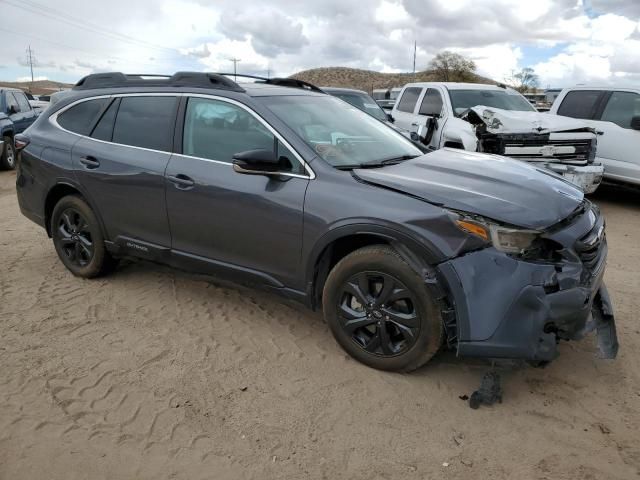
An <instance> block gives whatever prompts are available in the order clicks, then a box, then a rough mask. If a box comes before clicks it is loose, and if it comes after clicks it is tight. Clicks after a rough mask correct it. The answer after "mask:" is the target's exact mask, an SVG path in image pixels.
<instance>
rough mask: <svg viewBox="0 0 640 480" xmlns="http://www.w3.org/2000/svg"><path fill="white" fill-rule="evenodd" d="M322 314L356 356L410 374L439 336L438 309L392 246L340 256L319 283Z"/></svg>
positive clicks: (436, 347)
mask: <svg viewBox="0 0 640 480" xmlns="http://www.w3.org/2000/svg"><path fill="white" fill-rule="evenodd" d="M322 306H323V311H324V317H325V319H326V321H327V323H328V325H329V327H330V328H331V331H332V333H333V335H334V337H335V339H336V340H337V342H338V343H339V344H340V345H341V346H342V348H344V349H345V350H346V351H347V353H349V355H351V356H352V357H353V358H355V359H356V360H358V361H360V362H362V363H364V364H365V365H368V366H370V367H373V368H377V369H380V370H390V371H401V372H409V371H412V370H415V369H417V368H419V367H421V366H422V365H424V364H425V363H427V362H428V361H429V360H430V359H431V358H432V357H433V356H434V355H435V354H436V352H437V351H438V350H439V348H440V346H441V345H442V341H443V338H444V328H443V324H442V318H441V316H440V310H439V308H438V306H437V303H436V301H435V299H434V298H433V297H432V294H431V292H430V291H429V289H428V288H427V286H426V285H425V283H424V281H423V280H422V279H421V278H420V276H419V275H418V274H417V273H416V272H414V271H413V269H412V268H411V267H410V266H409V265H408V264H407V263H406V262H405V261H404V260H403V258H402V257H401V256H400V255H399V254H398V253H397V252H396V251H395V250H394V249H393V248H391V247H389V246H386V245H374V246H369V247H364V248H361V249H359V250H356V251H355V252H352V253H351V254H349V255H347V256H346V257H344V258H343V259H342V260H340V261H339V262H338V264H337V265H336V266H335V267H334V268H333V270H331V272H330V273H329V276H328V278H327V281H326V283H325V285H324V290H323V296H322Z"/></svg>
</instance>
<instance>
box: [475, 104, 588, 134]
mask: <svg viewBox="0 0 640 480" xmlns="http://www.w3.org/2000/svg"><path fill="white" fill-rule="evenodd" d="M471 110H472V111H473V112H474V113H476V114H477V115H478V116H479V117H480V119H481V120H482V121H483V122H484V123H486V125H487V130H488V131H489V132H491V133H537V134H540V133H550V132H564V131H568V130H580V131H585V132H593V133H595V130H594V129H593V128H590V127H589V126H588V125H587V124H586V123H585V122H584V121H583V120H579V119H575V118H570V117H563V116H560V115H550V114H548V113H541V112H516V111H513V110H502V109H501V108H494V107H486V106H484V105H478V106H476V107H473V108H471Z"/></svg>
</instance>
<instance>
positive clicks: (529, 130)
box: [391, 82, 604, 193]
mask: <svg viewBox="0 0 640 480" xmlns="http://www.w3.org/2000/svg"><path fill="white" fill-rule="evenodd" d="M391 115H392V117H393V119H394V121H395V125H396V126H397V127H399V128H402V129H406V130H408V131H410V132H415V136H417V137H418V139H419V141H421V142H422V143H423V144H425V145H427V147H428V148H429V149H432V150H436V149H439V148H443V147H453V148H461V149H464V150H471V151H478V152H486V153H494V154H498V155H505V156H507V157H511V158H515V159H518V160H523V161H527V162H532V163H535V164H538V165H539V166H541V167H544V168H547V169H548V170H551V171H553V172H555V173H557V174H559V175H562V176H563V177H564V178H565V179H567V180H568V181H570V182H572V183H574V184H576V185H578V186H579V187H581V188H582V190H584V192H585V193H592V192H594V191H595V190H596V188H598V185H600V182H601V181H602V177H603V172H604V167H603V166H602V164H601V163H599V162H598V161H597V160H596V141H597V140H596V139H597V135H596V130H595V129H594V128H592V127H591V126H589V125H588V124H587V122H585V121H583V120H576V119H573V118H568V117H561V116H556V115H549V114H546V113H540V112H538V111H536V109H535V108H534V107H533V106H532V105H531V104H530V103H529V102H528V101H527V99H526V98H524V97H523V96H522V95H521V94H520V93H518V92H516V91H515V90H512V89H510V88H504V87H501V86H495V85H484V84H473V83H449V82H428V83H409V84H407V85H405V86H404V88H403V89H402V91H401V92H400V95H399V96H398V99H397V100H396V103H395V105H394V107H393V110H392V111H391Z"/></svg>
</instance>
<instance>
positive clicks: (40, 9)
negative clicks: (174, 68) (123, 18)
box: [4, 0, 181, 56]
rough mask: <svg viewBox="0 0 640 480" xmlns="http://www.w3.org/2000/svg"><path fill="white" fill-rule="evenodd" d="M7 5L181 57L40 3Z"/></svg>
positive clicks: (25, 1) (25, 0)
mask: <svg viewBox="0 0 640 480" xmlns="http://www.w3.org/2000/svg"><path fill="white" fill-rule="evenodd" d="M4 3H6V4H7V5H11V6H13V7H16V8H19V9H22V10H25V11H27V12H29V13H33V14H36V15H40V16H42V17H45V18H48V19H51V20H55V21H57V22H61V23H65V24H67V25H70V26H72V27H76V28H80V29H82V30H85V31H88V32H91V33H95V34H99V35H103V36H106V37H109V38H111V39H114V40H118V41H121V42H124V43H128V44H130V45H136V46H142V47H145V48H153V49H156V50H161V51H165V52H170V53H173V54H174V55H180V56H181V54H180V52H179V51H178V50H176V49H175V48H169V47H164V46H161V45H156V44H153V43H151V42H147V41H144V40H140V39H137V38H134V37H130V36H128V35H124V34H122V33H118V32H114V31H110V30H107V29H105V28H103V27H101V26H99V25H96V24H94V23H91V22H87V21H86V20H83V19H80V18H78V17H72V16H70V15H68V14H64V15H63V14H60V13H59V12H57V11H56V10H54V9H52V8H50V7H47V6H45V5H41V4H39V3H36V2H31V1H28V0H22V3H16V2H15V1H14V0H5V2H4Z"/></svg>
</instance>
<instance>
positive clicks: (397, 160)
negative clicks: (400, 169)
mask: <svg viewBox="0 0 640 480" xmlns="http://www.w3.org/2000/svg"><path fill="white" fill-rule="evenodd" d="M419 156H420V155H402V156H401V157H392V158H385V159H384V160H380V161H379V162H376V164H380V165H394V164H396V163H400V162H404V161H405V160H412V159H414V158H418V157H419Z"/></svg>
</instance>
